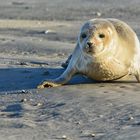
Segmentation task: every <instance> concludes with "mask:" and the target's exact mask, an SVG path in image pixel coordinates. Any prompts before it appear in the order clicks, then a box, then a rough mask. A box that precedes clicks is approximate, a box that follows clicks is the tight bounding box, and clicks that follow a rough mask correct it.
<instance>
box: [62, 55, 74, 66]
mask: <svg viewBox="0 0 140 140" xmlns="http://www.w3.org/2000/svg"><path fill="white" fill-rule="evenodd" d="M71 57H72V55H70V56H69V57H68V59H67V60H66V62H64V63H62V65H61V66H62V67H63V68H65V69H66V68H67V67H68V65H69V62H70V60H71Z"/></svg>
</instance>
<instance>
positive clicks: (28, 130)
mask: <svg viewBox="0 0 140 140" xmlns="http://www.w3.org/2000/svg"><path fill="white" fill-rule="evenodd" d="M0 3H1V5H0V140H19V139H20V140H139V139H140V133H139V132H140V84H139V83H137V82H136V80H135V78H134V77H130V78H129V79H127V80H122V81H115V82H109V83H102V82H100V83H97V82H95V81H93V80H91V79H88V78H86V77H84V76H82V75H77V76H75V77H73V78H72V80H71V81H70V82H69V83H68V85H65V86H62V87H56V88H49V89H37V88H36V87H37V85H38V84H39V83H41V82H42V81H43V80H45V79H48V78H49V79H51V78H56V77H58V76H59V75H60V74H61V73H62V72H63V71H64V69H63V68H62V67H61V64H62V63H63V62H65V61H66V59H67V58H68V56H69V55H70V54H71V53H72V52H73V50H74V48H75V45H76V40H77V35H78V33H79V30H80V27H81V26H82V25H83V23H84V22H85V21H87V20H89V19H91V18H118V19H121V20H123V21H125V22H126V23H128V24H129V25H130V26H131V27H132V28H133V29H134V30H135V32H136V33H137V35H138V37H139V39H140V1H139V0H133V1H131V0H113V1H112V0H106V1H104V0H98V1H97V0H71V1H69V0H39V1H38V0H30V1H29V0H5V1H3V0H0Z"/></svg>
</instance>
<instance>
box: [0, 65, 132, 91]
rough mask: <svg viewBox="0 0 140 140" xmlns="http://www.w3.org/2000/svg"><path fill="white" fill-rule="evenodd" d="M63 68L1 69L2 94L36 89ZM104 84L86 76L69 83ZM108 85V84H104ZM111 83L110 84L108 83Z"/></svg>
mask: <svg viewBox="0 0 140 140" xmlns="http://www.w3.org/2000/svg"><path fill="white" fill-rule="evenodd" d="M63 71H64V69H63V68H6V69H0V92H2V91H14V90H22V89H35V88H36V87H37V85H38V84H40V83H41V82H42V81H44V80H45V79H54V78H57V77H58V76H60V75H61V74H62V73H63ZM130 82H135V81H111V83H130ZM89 83H94V84H96V83H103V82H97V81H95V80H91V79H89V78H87V77H86V76H82V75H76V76H74V77H72V79H71V80H70V81H69V82H68V83H67V85H73V84H89ZM104 83H106V82H104ZM107 83H110V82H107Z"/></svg>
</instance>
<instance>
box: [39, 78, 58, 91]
mask: <svg viewBox="0 0 140 140" xmlns="http://www.w3.org/2000/svg"><path fill="white" fill-rule="evenodd" d="M58 86H60V84H57V83H54V82H53V81H49V80H46V81H44V82H43V83H41V84H40V85H38V86H37V88H38V89H43V88H51V87H58Z"/></svg>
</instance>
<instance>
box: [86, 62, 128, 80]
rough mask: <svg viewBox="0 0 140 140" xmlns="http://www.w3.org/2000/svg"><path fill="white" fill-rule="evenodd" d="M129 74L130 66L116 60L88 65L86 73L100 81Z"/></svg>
mask: <svg viewBox="0 0 140 140" xmlns="http://www.w3.org/2000/svg"><path fill="white" fill-rule="evenodd" d="M127 74H128V67H126V66H125V65H123V64H121V63H119V62H116V61H111V62H110V61H109V62H101V63H92V64H89V65H88V66H87V71H86V75H87V76H88V77H89V78H92V79H94V80H99V81H108V80H115V79H119V78H121V77H123V76H125V75H127Z"/></svg>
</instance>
